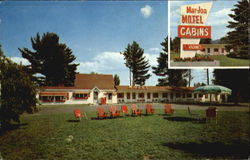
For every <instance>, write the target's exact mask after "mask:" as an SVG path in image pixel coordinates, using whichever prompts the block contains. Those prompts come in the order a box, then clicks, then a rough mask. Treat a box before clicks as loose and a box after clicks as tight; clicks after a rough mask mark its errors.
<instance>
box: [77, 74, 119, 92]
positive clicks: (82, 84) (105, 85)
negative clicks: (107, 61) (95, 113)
mask: <svg viewBox="0 0 250 160" xmlns="http://www.w3.org/2000/svg"><path fill="white" fill-rule="evenodd" d="M94 87H97V88H99V89H115V88H114V79H113V76H112V75H107V74H76V79H75V88H83V89H93V88H94Z"/></svg>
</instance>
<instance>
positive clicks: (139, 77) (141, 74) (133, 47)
mask: <svg viewBox="0 0 250 160" xmlns="http://www.w3.org/2000/svg"><path fill="white" fill-rule="evenodd" d="M121 54H122V55H123V56H124V60H125V65H126V66H127V67H128V68H129V70H130V79H131V76H132V86H134V85H135V84H137V85H145V81H146V80H147V79H148V78H149V77H150V74H147V73H148V70H149V67H150V65H149V62H148V60H145V56H144V50H143V49H142V48H140V46H139V44H138V43H137V42H135V41H134V42H133V43H132V44H128V46H127V48H126V49H125V51H124V52H121Z"/></svg>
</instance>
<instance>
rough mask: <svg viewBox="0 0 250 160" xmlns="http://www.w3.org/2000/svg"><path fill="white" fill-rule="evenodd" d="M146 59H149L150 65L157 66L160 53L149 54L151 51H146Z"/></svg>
mask: <svg viewBox="0 0 250 160" xmlns="http://www.w3.org/2000/svg"><path fill="white" fill-rule="evenodd" d="M144 54H145V57H146V60H149V65H150V66H151V67H152V66H156V65H157V57H158V56H159V54H149V53H144Z"/></svg>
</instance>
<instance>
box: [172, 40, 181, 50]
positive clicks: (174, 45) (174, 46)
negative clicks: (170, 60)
mask: <svg viewBox="0 0 250 160" xmlns="http://www.w3.org/2000/svg"><path fill="white" fill-rule="evenodd" d="M180 44H181V40H180V38H179V37H175V38H174V39H173V41H172V45H171V51H173V52H175V53H180Z"/></svg>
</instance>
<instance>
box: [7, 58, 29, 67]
mask: <svg viewBox="0 0 250 160" xmlns="http://www.w3.org/2000/svg"><path fill="white" fill-rule="evenodd" d="M9 58H10V59H11V60H12V61H14V62H15V63H17V64H20V63H22V65H30V62H29V61H28V60H27V59H25V58H21V57H9Z"/></svg>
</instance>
